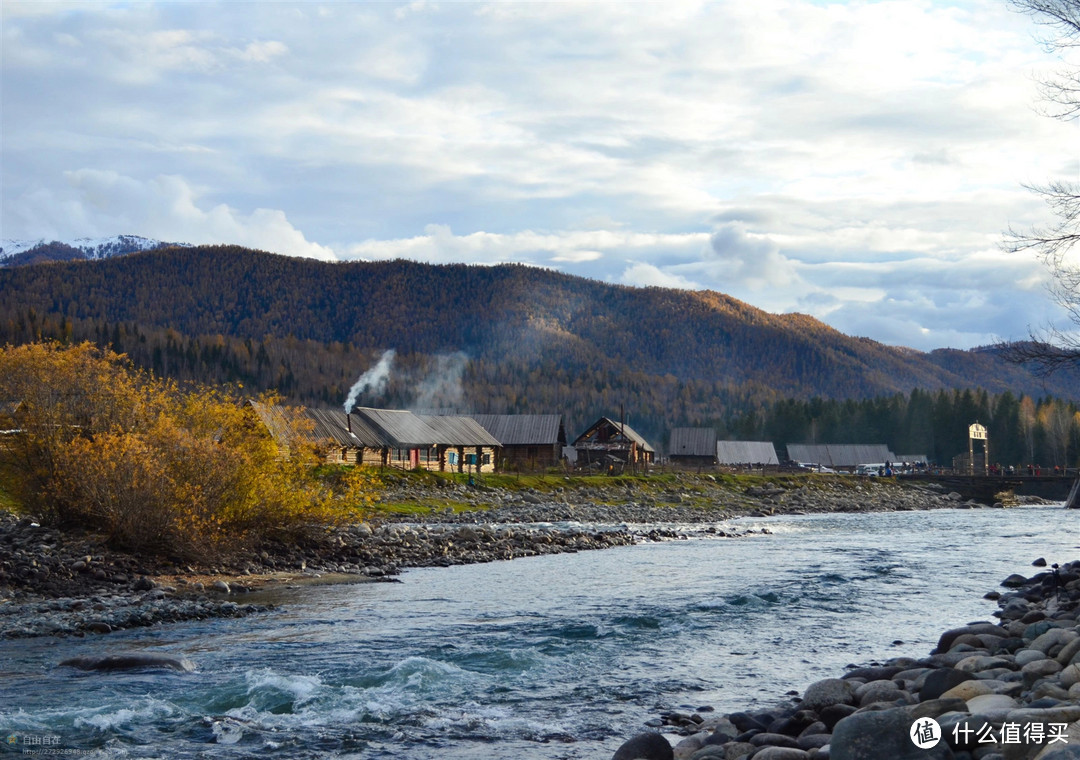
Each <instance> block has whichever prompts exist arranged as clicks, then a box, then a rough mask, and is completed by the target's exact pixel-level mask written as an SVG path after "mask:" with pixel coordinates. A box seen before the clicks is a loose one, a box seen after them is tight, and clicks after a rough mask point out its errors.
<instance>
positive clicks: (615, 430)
mask: <svg viewBox="0 0 1080 760" xmlns="http://www.w3.org/2000/svg"><path fill="white" fill-rule="evenodd" d="M605 431H606V432H607V433H608V434H609V436H610V437H609V438H608V439H607V440H606V441H605V443H610V442H615V441H618V439H619V438H620V437H621V438H625V439H626V440H627V441H628V442H629V441H633V442H634V443H636V444H637V445H638V446H640V447H641V448H642V449H643V450H644V451H648V452H652V453H655V452H656V450H655V449H654V448H653V447H652V446H650V445H649V442H648V441H646V440H645V439H644V438H643V437H642V436H641V435H640V434H639V433H637V432H636V431H635V430H634V429H633V428H632V427H630V426H629V425H626V424H624V423H621V422H615V421H614V420H612V419H611V418H610V417H601V418H600V419H598V420H597V421H596V422H594V423H593V424H592V425H590V426H589V429H588V430H586V431H585V432H584V433H582V434H581V435H579V436H578V437H577V439H576V440H575V441H574V445H575V446H578V445H579V444H584V445H588V444H590V443H595V441H589V440H588V439H590V438H592V437H593V436H594V435H595V434H597V433H600V432H605Z"/></svg>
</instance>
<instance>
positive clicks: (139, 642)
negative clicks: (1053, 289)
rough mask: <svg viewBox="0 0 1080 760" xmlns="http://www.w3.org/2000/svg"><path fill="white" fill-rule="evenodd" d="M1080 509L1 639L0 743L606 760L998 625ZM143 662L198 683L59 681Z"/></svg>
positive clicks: (504, 569)
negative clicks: (662, 730)
mask: <svg viewBox="0 0 1080 760" xmlns="http://www.w3.org/2000/svg"><path fill="white" fill-rule="evenodd" d="M1078 517H1080V515H1078V514H1077V513H1075V512H1066V511H1064V510H1062V509H1060V508H1047V507H1025V508H1019V509H1008V510H1000V509H999V510H990V509H982V510H937V511H931V512H899V513H886V514H845V515H814V516H790V517H776V518H766V519H754V520H743V521H735V524H737V525H740V526H742V527H749V526H753V527H756V528H759V527H767V528H768V529H769V530H770V531H771V535H755V536H751V537H746V538H739V539H722V538H720V539H718V538H703V539H693V540H687V541H670V542H665V543H655V544H645V545H639V546H634V547H622V548H616V549H609V550H603V551H594V552H583V553H579V554H565V555H557V556H547V557H536V558H530V559H522V560H514V561H512V562H496V563H491V564H485V565H470V566H461V567H451V568H432V569H420V570H409V571H406V572H405V573H403V574H402V575H401V578H400V580H401V582H400V583H369V584H356V585H339V586H307V587H303V588H299V589H282V590H279V591H276V592H274V593H275V594H276V596H275V598H274V600H273V601H275V602H276V603H278V604H280V605H281V608H280V609H279V610H277V611H275V612H272V613H269V614H266V615H257V616H252V617H247V618H241V619H215V620H207V621H192V622H188V623H181V624H176V625H171V626H165V627H155V628H144V629H135V630H128V631H119V632H115V633H113V634H110V635H107V636H92V637H87V638H84V639H72V638H69V639H56V638H40V639H32V640H11V641H3V642H0V752H4V751H16V750H18V751H21V749H22V748H23V746H24V745H23V744H16V745H8V744H7V743H6V742H3V741H2V740H3V738H4V737H7V736H17V737H20V741H22V739H25V738H26V737H38V739H37V740H39V741H41V742H42V743H43V744H44V745H45V746H52V747H54V748H62V749H69V750H81V752H80V753H79V755H78V756H81V757H88V756H89V757H103V758H121V757H124V758H152V757H163V758H164V757H167V758H196V757H211V756H212V757H214V758H255V757H260V758H264V757H271V758H273V757H278V758H322V757H337V758H365V760H367V759H372V760H374V759H376V758H394V759H395V760H430V758H435V757H437V758H453V759H455V760H465V759H466V758H468V759H469V760H477V759H486V758H492V759H502V758H505V759H506V760H510V759H511V758H538V759H541V760H571V759H577V758H582V759H584V758H596V759H597V760H607V759H608V758H610V756H611V754H612V753H613V752H614V750H615V749H616V748H617V747H618V746H619V745H620V744H621V743H622V742H623V741H624V740H625V739H627V738H629V737H630V736H632V735H633V734H635V733H637V732H639V731H640V730H642V727H643V724H644V722H645V721H646V720H649V719H650V718H655V717H657V715H658V713H659V712H660V711H661V710H665V709H694V708H698V707H705V706H709V707H713V708H715V709H716V710H718V711H721V712H724V711H727V712H730V711H732V710H738V709H746V708H751V707H767V706H770V705H773V704H776V703H777V702H779V701H781V700H783V699H784V698H785V697H784V695H785V692H787V691H788V690H789V689H798V690H802V689H804V688H805V687H806V686H807V685H808V684H810V683H811V682H813V681H815V680H818V679H820V678H826V677H832V676H836V675H839V674H840V673H842V671H843V668H844V666H845V665H847V664H849V663H850V664H862V663H866V662H869V661H872V660H875V659H884V658H888V657H894V656H901V655H903V656H911V657H922V656H925V655H926V654H927V653H928V652H929V650H930V649H931V648H932V647H933V645H934V644H935V643H936V641H937V637H938V635H939V634H940V633H941V632H942V631H943V630H944V629H946V628H948V627H953V626H957V625H962V624H964V623H967V622H969V621H972V620H984V619H990V616H991V613H992V612H993V610H994V609H996V607H995V605H994V604H993V603H992V602H988V601H985V600H983V599H982V596H983V594H984V593H985V592H986V591H989V590H991V589H994V588H997V587H998V583H999V582H1000V581H1001V580H1002V579H1003V578H1004V577H1005V576H1007V575H1008V574H1010V573H1013V572H1020V573H1022V574H1032V573H1033V572H1034V570H1033V568H1031V567H1030V563H1031V561H1032V560H1033V559H1035V558H1036V557H1040V556H1042V557H1046V558H1047V560H1048V561H1050V562H1066V561H1070V560H1072V559H1075V558H1077V557H1078V556H1080V551H1078V543H1080V532H1078V530H1077V528H1078V522H1077V518H1078ZM730 526H731V523H729V524H727V527H730ZM130 650H148V651H155V652H169V653H174V654H183V655H185V656H187V657H189V658H190V659H191V660H193V661H194V662H195V663H196V665H197V670H196V671H195V672H193V673H179V672H175V673H174V672H164V671H154V672H126V673H108V674H105V673H85V672H81V671H75V670H72V669H70V668H59V667H56V665H57V663H59V662H60V661H61V660H63V659H65V658H68V657H72V656H78V655H102V654H106V653H111V652H116V651H130ZM71 754H74V753H73V752H72V753H69V756H70V755H71Z"/></svg>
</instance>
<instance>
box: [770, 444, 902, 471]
mask: <svg viewBox="0 0 1080 760" xmlns="http://www.w3.org/2000/svg"><path fill="white" fill-rule="evenodd" d="M787 450H788V459H793V460H795V461H796V462H811V463H813V464H822V465H825V466H827V467H854V466H855V465H859V464H880V463H882V462H895V461H896V454H893V453H892V452H891V451H889V447H888V446H886V445H885V444H884V443H821V444H806V443H789V444H788V446H787Z"/></svg>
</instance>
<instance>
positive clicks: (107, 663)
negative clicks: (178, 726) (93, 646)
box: [60, 652, 195, 673]
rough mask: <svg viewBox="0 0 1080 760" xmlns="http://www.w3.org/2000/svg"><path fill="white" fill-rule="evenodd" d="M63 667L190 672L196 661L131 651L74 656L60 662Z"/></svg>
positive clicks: (174, 656) (168, 655)
mask: <svg viewBox="0 0 1080 760" xmlns="http://www.w3.org/2000/svg"><path fill="white" fill-rule="evenodd" d="M60 665H61V666H62V667H69V668H78V669H79V670H100V671H113V670H179V671H182V672H185V673H190V672H191V671H193V670H195V663H193V662H192V661H191V660H189V659H188V658H186V657H178V656H176V655H170V654H160V653H154V652H130V653H126V654H112V655H106V656H104V657H89V656H87V657H72V658H70V659H67V660H64V661H63V662H61V663H60Z"/></svg>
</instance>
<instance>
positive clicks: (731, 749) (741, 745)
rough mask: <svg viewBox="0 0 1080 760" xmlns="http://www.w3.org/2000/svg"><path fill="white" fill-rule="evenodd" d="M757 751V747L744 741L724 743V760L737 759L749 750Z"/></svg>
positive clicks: (744, 755) (747, 753) (749, 751)
mask: <svg viewBox="0 0 1080 760" xmlns="http://www.w3.org/2000/svg"><path fill="white" fill-rule="evenodd" d="M755 751H757V747H755V746H754V745H753V744H747V743H746V742H732V743H731V744H725V745H724V760H739V758H740V757H746V756H747V755H749V754H750V753H751V752H755Z"/></svg>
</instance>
